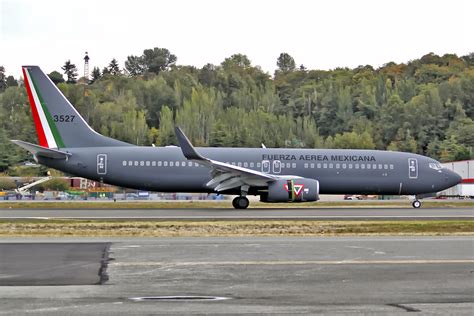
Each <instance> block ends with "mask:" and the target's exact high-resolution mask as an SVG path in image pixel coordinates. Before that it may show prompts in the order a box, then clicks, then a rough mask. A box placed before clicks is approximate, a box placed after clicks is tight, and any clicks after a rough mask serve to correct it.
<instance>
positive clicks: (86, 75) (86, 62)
mask: <svg viewBox="0 0 474 316" xmlns="http://www.w3.org/2000/svg"><path fill="white" fill-rule="evenodd" d="M89 59H90V58H89V55H88V53H87V52H86V56H85V57H84V78H86V80H87V81H89Z"/></svg>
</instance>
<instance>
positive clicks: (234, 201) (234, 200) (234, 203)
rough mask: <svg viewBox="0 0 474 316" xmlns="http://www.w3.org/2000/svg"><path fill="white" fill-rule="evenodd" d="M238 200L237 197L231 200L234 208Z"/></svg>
mask: <svg viewBox="0 0 474 316" xmlns="http://www.w3.org/2000/svg"><path fill="white" fill-rule="evenodd" d="M238 198H239V196H237V197H235V198H234V199H233V200H232V206H233V207H234V208H237V199H238Z"/></svg>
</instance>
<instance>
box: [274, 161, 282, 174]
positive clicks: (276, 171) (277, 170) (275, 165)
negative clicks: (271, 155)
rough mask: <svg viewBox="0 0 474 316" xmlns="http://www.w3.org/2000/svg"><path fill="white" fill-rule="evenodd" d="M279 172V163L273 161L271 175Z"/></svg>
mask: <svg viewBox="0 0 474 316" xmlns="http://www.w3.org/2000/svg"><path fill="white" fill-rule="evenodd" d="M280 172H281V161H280V160H274V161H273V173H280Z"/></svg>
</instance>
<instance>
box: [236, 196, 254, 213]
mask: <svg viewBox="0 0 474 316" xmlns="http://www.w3.org/2000/svg"><path fill="white" fill-rule="evenodd" d="M249 204H250V202H249V199H247V198H246V197H245V196H238V197H236V198H235V199H234V200H233V201H232V205H233V206H234V208H236V209H239V210H243V209H246V208H247V207H249Z"/></svg>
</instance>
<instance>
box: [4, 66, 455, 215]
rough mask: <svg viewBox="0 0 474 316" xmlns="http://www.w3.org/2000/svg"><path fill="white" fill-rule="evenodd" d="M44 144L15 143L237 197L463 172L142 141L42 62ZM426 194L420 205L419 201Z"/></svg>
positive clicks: (287, 197) (411, 163)
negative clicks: (99, 122) (118, 136)
mask: <svg viewBox="0 0 474 316" xmlns="http://www.w3.org/2000/svg"><path fill="white" fill-rule="evenodd" d="M23 74H24V82H25V87H26V90H27V92H28V97H29V101H30V104H31V110H32V114H33V119H34V122H35V125H36V132H37V134H38V140H39V145H36V144H31V143H27V142H24V141H21V140H12V142H13V143H15V144H17V145H19V146H21V147H23V148H25V149H26V150H28V151H30V152H31V153H32V154H33V157H34V159H35V160H36V161H37V162H39V163H41V164H43V165H45V166H48V167H51V168H54V169H58V170H61V171H63V172H66V173H69V174H73V175H77V176H80V177H84V178H88V179H91V180H96V181H100V182H104V183H109V184H113V185H117V186H121V187H128V188H135V189H139V190H149V191H158V192H206V193H212V192H217V193H220V194H231V195H237V197H236V198H235V199H234V200H233V202H232V205H233V206H234V207H235V208H238V209H245V208H247V207H248V206H249V200H248V198H247V197H246V196H247V195H259V196H260V199H261V201H263V202H307V201H317V200H319V194H390V195H414V196H418V195H421V194H425V193H431V192H438V191H441V190H444V189H446V188H449V187H451V186H454V185H456V184H458V183H460V181H461V177H460V176H459V175H458V174H456V173H454V172H452V171H450V170H448V169H445V168H443V167H441V165H440V164H439V162H437V161H436V160H433V159H431V158H428V157H424V156H420V155H416V154H411V153H404V152H393V151H379V150H350V149H280V148H194V147H193V146H192V144H191V143H190V141H189V140H188V138H187V137H186V136H185V134H184V133H183V132H182V131H181V129H179V128H176V136H177V139H178V142H179V147H174V146H172V147H141V146H134V145H131V144H128V143H125V142H122V141H119V140H115V139H111V138H109V137H105V136H103V135H100V134H98V133H97V132H95V131H94V130H93V129H92V128H91V127H90V126H89V125H88V124H87V122H86V121H85V120H84V119H83V118H82V116H81V115H80V114H79V113H78V112H77V111H76V109H75V108H74V107H73V106H72V104H71V103H69V101H68V100H67V99H66V98H65V97H64V95H63V94H62V93H61V91H60V90H59V89H58V88H57V87H56V85H54V84H53V82H52V81H51V80H50V79H49V77H48V76H46V75H45V74H44V73H43V71H41V69H40V68H39V67H37V66H24V67H23ZM420 206H421V202H420V201H419V200H418V198H416V199H415V201H414V202H413V207H415V208H418V207H420Z"/></svg>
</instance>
